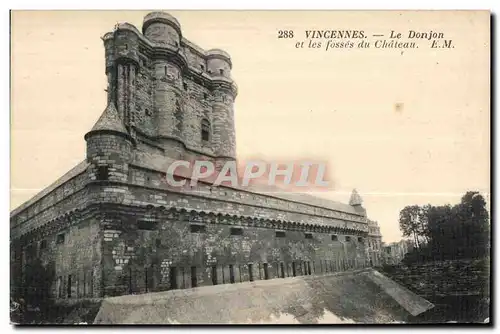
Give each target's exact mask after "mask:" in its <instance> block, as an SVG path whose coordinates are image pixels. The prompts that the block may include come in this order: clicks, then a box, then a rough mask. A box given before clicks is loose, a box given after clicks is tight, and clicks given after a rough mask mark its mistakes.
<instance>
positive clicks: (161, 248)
mask: <svg viewBox="0 0 500 334" xmlns="http://www.w3.org/2000/svg"><path fill="white" fill-rule="evenodd" d="M134 221H135V220H134V219H127V218H123V219H122V221H121V222H119V223H118V222H115V226H121V227H120V228H115V229H110V230H107V231H104V233H105V238H104V250H103V271H104V277H105V281H104V286H105V291H106V292H105V294H109V295H119V294H126V293H129V289H132V291H133V292H144V291H145V290H146V280H147V289H148V291H154V290H165V289H171V288H190V287H193V285H194V286H204V285H213V284H224V283H237V282H245V281H249V280H250V268H252V276H253V280H258V279H264V278H265V276H266V273H265V271H266V269H264V268H265V267H266V264H267V277H268V278H269V279H271V278H277V277H283V274H284V277H290V276H294V275H293V272H294V270H295V275H296V276H299V275H306V274H308V271H309V270H310V272H311V273H315V274H320V273H325V272H332V271H340V270H345V269H349V268H360V267H363V266H365V265H366V264H367V263H366V262H365V257H364V248H365V246H364V243H363V242H359V241H358V239H357V237H355V236H351V239H350V241H346V240H345V236H344V235H337V240H335V241H334V240H332V235H331V234H328V233H311V236H310V238H306V236H305V233H304V232H301V231H285V236H283V237H277V236H276V230H275V229H270V228H249V227H244V226H239V225H238V222H237V221H235V222H234V224H232V225H224V224H203V223H201V224H200V223H199V222H189V221H172V220H164V221H160V222H149V224H148V223H142V224H137V221H135V222H134ZM191 225H196V226H200V225H202V226H205V229H206V230H205V231H202V232H193V231H192V230H191ZM231 229H233V230H234V229H241V231H240V232H241V233H242V235H231V234H232V233H231ZM281 266H283V269H282V268H281ZM294 266H295V269H294ZM231 267H232V269H231ZM145 268H146V269H145ZM172 268H175V269H172ZM281 270H283V271H281ZM146 271H147V273H146ZM214 274H215V276H216V277H214ZM172 275H175V278H172ZM192 275H195V276H196V279H195V280H193V279H192ZM146 276H147V277H146ZM231 277H233V279H232V278H231ZM175 285H176V286H175Z"/></svg>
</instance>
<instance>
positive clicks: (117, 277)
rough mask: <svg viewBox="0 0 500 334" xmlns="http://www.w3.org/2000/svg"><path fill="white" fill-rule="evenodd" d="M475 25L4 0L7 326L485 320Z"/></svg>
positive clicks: (478, 21) (439, 19) (485, 23)
mask: <svg viewBox="0 0 500 334" xmlns="http://www.w3.org/2000/svg"><path fill="white" fill-rule="evenodd" d="M490 21H491V17H490V12H488V11H333V10H330V11H327V10H324V11H318V10H316V11H244V10H240V11H178V10H168V9H167V10H150V11H120V10H116V11H25V10H15V11H11V27H10V30H11V58H10V59H11V102H12V104H11V111H10V112H11V208H10V209H11V214H10V306H11V307H10V318H11V322H12V323H13V324H21V325H22V324H87V325H91V324H113V325H118V324H297V325H301V324H393V323H405V324H423V323H475V324H491V321H490V244H491V238H490V217H491V213H490V199H491V197H490V159H491V158H490V47H491V42H490V24H491V23H490Z"/></svg>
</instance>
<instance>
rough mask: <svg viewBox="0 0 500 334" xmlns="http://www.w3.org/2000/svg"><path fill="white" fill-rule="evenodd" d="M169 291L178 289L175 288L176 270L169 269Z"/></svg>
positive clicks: (174, 268)
mask: <svg viewBox="0 0 500 334" xmlns="http://www.w3.org/2000/svg"><path fill="white" fill-rule="evenodd" d="M170 289H178V287H177V268H176V267H170Z"/></svg>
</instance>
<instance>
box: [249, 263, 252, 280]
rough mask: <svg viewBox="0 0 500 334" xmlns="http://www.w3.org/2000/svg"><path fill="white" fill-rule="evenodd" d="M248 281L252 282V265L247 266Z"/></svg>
mask: <svg viewBox="0 0 500 334" xmlns="http://www.w3.org/2000/svg"><path fill="white" fill-rule="evenodd" d="M248 279H249V280H250V282H253V263H249V264H248Z"/></svg>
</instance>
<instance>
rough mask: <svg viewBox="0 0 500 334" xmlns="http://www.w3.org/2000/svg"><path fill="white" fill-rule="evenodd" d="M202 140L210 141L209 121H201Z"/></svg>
mask: <svg viewBox="0 0 500 334" xmlns="http://www.w3.org/2000/svg"><path fill="white" fill-rule="evenodd" d="M201 140H203V141H209V140H210V122H209V121H208V120H207V119H203V120H202V121H201Z"/></svg>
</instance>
